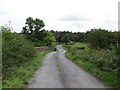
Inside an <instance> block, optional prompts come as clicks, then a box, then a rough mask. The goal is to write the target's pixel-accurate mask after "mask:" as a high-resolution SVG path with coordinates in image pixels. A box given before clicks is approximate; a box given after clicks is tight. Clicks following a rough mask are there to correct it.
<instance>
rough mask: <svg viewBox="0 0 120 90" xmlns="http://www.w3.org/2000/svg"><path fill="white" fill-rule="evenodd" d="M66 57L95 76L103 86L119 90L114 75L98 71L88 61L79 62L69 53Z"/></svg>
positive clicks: (118, 81) (118, 84)
mask: <svg viewBox="0 0 120 90" xmlns="http://www.w3.org/2000/svg"><path fill="white" fill-rule="evenodd" d="M66 57H67V58H68V59H69V60H71V61H72V62H74V63H75V64H77V65H78V66H79V67H81V68H83V69H84V70H86V71H88V72H89V73H91V74H93V75H95V76H96V77H97V78H99V79H100V80H101V81H103V82H104V84H105V85H109V86H111V87H113V88H116V89H117V90H120V79H119V78H118V77H117V76H115V75H114V74H111V73H109V72H107V71H103V70H101V69H99V68H98V67H97V66H96V65H95V64H93V63H91V62H89V61H84V60H81V59H80V58H77V57H75V55H73V54H71V53H68V52H67V53H66Z"/></svg>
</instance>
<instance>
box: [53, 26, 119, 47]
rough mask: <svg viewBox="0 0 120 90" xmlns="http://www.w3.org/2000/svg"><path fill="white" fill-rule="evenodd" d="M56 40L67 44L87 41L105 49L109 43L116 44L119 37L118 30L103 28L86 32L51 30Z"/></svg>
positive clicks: (93, 45)
mask: <svg viewBox="0 0 120 90" xmlns="http://www.w3.org/2000/svg"><path fill="white" fill-rule="evenodd" d="M51 33H53V35H54V37H55V39H56V42H59V43H65V44H68V43H70V42H84V43H89V44H90V45H91V46H92V47H93V48H96V49H100V48H102V49H107V48H110V46H111V45H118V44H119V41H120V38H119V37H118V36H119V34H120V32H117V31H113V32H112V31H108V30H105V29H101V28H98V29H95V28H94V29H91V30H90V31H87V32H83V33H82V32H75V33H73V32H69V31H53V30H51Z"/></svg>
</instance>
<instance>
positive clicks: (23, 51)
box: [1, 27, 35, 79]
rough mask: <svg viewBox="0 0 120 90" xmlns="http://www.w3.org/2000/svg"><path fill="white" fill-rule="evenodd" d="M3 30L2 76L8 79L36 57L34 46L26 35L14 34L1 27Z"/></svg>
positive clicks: (8, 29)
mask: <svg viewBox="0 0 120 90" xmlns="http://www.w3.org/2000/svg"><path fill="white" fill-rule="evenodd" d="M1 30H2V76H3V79H4V78H7V77H8V76H9V75H10V74H12V73H14V71H15V70H16V69H17V68H18V67H20V66H21V65H22V64H24V63H27V62H28V61H29V60H30V58H32V57H33V56H34V55H35V50H34V46H33V44H32V43H31V42H29V41H28V40H27V39H26V38H25V36H24V35H22V34H18V33H12V32H11V31H10V28H8V27H1Z"/></svg>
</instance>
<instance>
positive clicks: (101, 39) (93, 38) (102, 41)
mask: <svg viewBox="0 0 120 90" xmlns="http://www.w3.org/2000/svg"><path fill="white" fill-rule="evenodd" d="M88 39H89V43H90V44H91V46H93V47H94V48H97V49H99V48H108V47H109V38H108V31H107V30H104V29H101V28H99V29H91V31H90V32H89V34H88Z"/></svg>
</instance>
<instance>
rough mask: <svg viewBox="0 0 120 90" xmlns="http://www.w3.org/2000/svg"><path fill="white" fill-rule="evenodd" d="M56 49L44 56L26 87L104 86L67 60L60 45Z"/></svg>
mask: <svg viewBox="0 0 120 90" xmlns="http://www.w3.org/2000/svg"><path fill="white" fill-rule="evenodd" d="M57 50H58V51H56V52H50V53H49V54H47V55H46V56H45V58H44V59H43V62H42V66H40V67H39V68H38V70H37V71H36V72H35V74H34V75H33V77H32V78H31V79H30V80H28V85H26V88H106V87H105V86H104V85H103V84H102V83H101V82H100V81H99V80H98V79H96V78H95V77H94V76H92V75H90V74H89V73H87V72H86V71H84V70H82V69H81V68H79V67H78V66H76V65H75V64H74V63H72V62H71V61H69V60H68V59H67V58H66V57H65V56H64V53H65V50H64V49H63V48H62V47H61V46H60V45H58V46H57Z"/></svg>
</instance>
